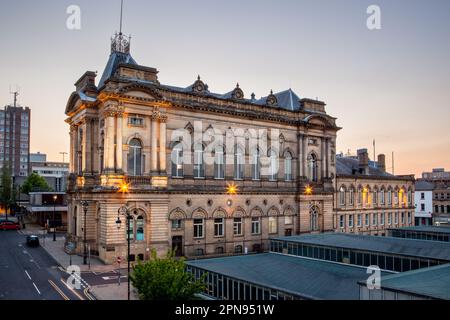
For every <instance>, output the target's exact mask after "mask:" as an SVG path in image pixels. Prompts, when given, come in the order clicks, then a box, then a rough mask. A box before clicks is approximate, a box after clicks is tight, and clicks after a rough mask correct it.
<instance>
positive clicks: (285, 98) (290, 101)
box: [255, 89, 300, 111]
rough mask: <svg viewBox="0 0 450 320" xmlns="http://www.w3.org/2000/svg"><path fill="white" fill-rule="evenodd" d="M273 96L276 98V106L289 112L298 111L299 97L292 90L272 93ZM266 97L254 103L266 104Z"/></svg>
mask: <svg viewBox="0 0 450 320" xmlns="http://www.w3.org/2000/svg"><path fill="white" fill-rule="evenodd" d="M274 96H275V97H276V98H277V102H278V103H277V106H278V107H280V108H283V109H286V110H290V111H298V110H300V98H299V96H298V95H297V94H296V93H295V92H294V91H292V89H288V90H285V91H281V92H278V93H274ZM267 98H268V96H267V97H263V98H261V99H259V100H257V101H256V102H255V103H257V104H266V101H267Z"/></svg>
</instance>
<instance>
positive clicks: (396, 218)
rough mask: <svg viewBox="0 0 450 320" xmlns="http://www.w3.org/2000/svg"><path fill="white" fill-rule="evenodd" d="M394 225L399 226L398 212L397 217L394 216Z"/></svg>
mask: <svg viewBox="0 0 450 320" xmlns="http://www.w3.org/2000/svg"><path fill="white" fill-rule="evenodd" d="M394 223H395V224H398V212H396V213H395V216H394Z"/></svg>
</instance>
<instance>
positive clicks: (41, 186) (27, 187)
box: [22, 173, 51, 194]
mask: <svg viewBox="0 0 450 320" xmlns="http://www.w3.org/2000/svg"><path fill="white" fill-rule="evenodd" d="M33 191H39V192H46V191H51V188H50V186H49V185H48V183H47V181H45V179H44V178H43V177H41V176H40V175H39V174H37V173H32V174H31V175H29V176H28V178H27V180H25V182H24V183H23V185H22V192H23V193H26V194H29V193H30V192H33Z"/></svg>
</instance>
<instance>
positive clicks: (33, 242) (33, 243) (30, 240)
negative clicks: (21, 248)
mask: <svg viewBox="0 0 450 320" xmlns="http://www.w3.org/2000/svg"><path fill="white" fill-rule="evenodd" d="M27 246H29V247H39V237H38V236H34V235H30V236H27Z"/></svg>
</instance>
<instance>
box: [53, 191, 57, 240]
mask: <svg viewBox="0 0 450 320" xmlns="http://www.w3.org/2000/svg"><path fill="white" fill-rule="evenodd" d="M56 200H58V196H57V195H56V194H55V195H53V241H56V223H55V215H56Z"/></svg>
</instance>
